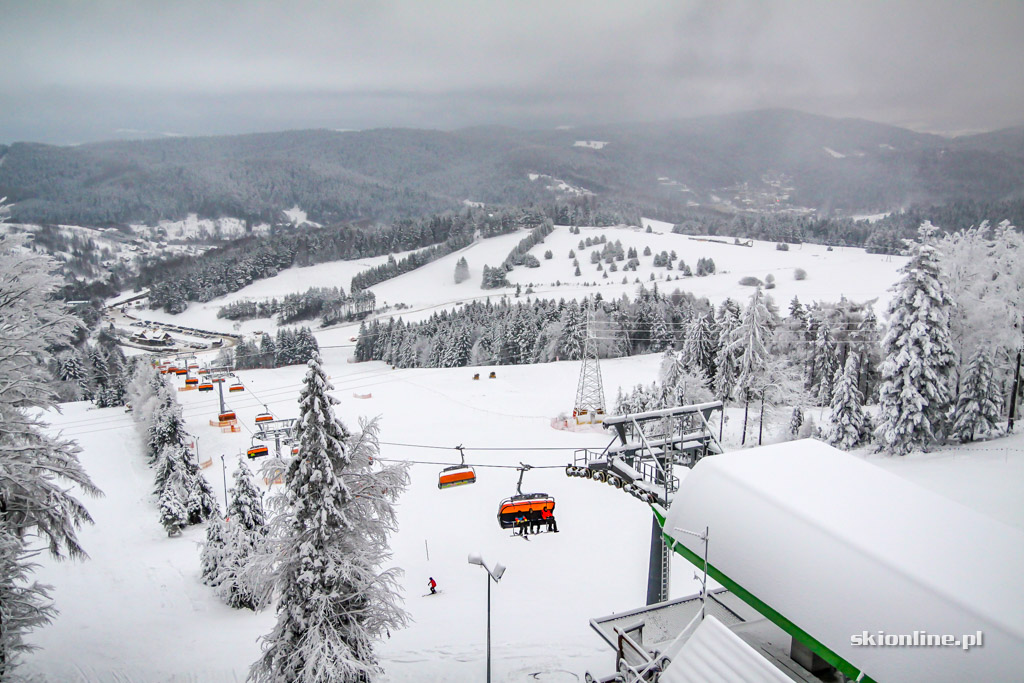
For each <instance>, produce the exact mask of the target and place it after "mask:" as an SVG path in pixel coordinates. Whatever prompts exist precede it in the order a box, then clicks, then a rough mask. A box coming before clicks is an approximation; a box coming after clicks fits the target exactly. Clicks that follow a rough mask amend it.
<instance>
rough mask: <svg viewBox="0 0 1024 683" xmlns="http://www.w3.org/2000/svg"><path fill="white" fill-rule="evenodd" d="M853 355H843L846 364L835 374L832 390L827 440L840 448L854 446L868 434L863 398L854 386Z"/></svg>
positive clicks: (855, 362)
mask: <svg viewBox="0 0 1024 683" xmlns="http://www.w3.org/2000/svg"><path fill="white" fill-rule="evenodd" d="M858 376H859V373H858V371H857V357H856V356H854V355H853V354H852V353H851V354H850V355H849V356H848V357H847V358H846V367H845V368H844V370H843V371H842V372H841V373H838V376H837V379H836V382H835V389H834V390H833V392H832V426H831V428H830V429H829V432H828V442H829V443H830V444H832V445H833V446H836V447H838V448H841V449H843V450H844V451H846V450H849V449H851V448H856V447H857V446H859V445H860V444H861V443H862V442H863V441H864V438H865V437H866V436H867V435H868V434H867V432H868V429H867V419H866V415H865V413H864V406H863V397H862V396H861V393H860V390H859V389H858V388H857V378H858Z"/></svg>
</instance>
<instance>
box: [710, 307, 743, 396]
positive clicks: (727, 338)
mask: <svg viewBox="0 0 1024 683" xmlns="http://www.w3.org/2000/svg"><path fill="white" fill-rule="evenodd" d="M715 323H716V325H717V327H718V344H719V346H718V355H717V356H716V357H715V386H714V389H715V396H716V397H717V398H718V399H719V400H720V401H723V402H725V401H728V400H729V398H730V397H731V396H732V392H733V388H734V387H735V385H736V360H737V358H736V356H737V353H736V347H735V345H734V344H733V341H734V335H735V332H736V328H737V327H738V326H739V324H740V306H739V304H738V303H736V302H735V301H733V300H732V299H726V300H725V301H723V302H722V303H721V304H720V305H719V307H718V312H717V314H716V315H715Z"/></svg>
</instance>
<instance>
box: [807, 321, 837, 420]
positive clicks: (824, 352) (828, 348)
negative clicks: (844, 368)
mask: <svg viewBox="0 0 1024 683" xmlns="http://www.w3.org/2000/svg"><path fill="white" fill-rule="evenodd" d="M812 367H813V368H814V377H813V378H812V387H811V388H812V391H813V393H814V395H815V396H816V397H817V399H818V405H820V406H827V405H830V404H831V403H832V391H833V388H834V380H835V376H836V372H837V371H838V370H839V362H838V361H837V360H836V344H835V341H833V339H832V330H831V328H830V327H829V324H828V322H826V321H825V320H822V321H820V322H819V323H818V334H817V336H816V337H815V339H814V356H813V365H812Z"/></svg>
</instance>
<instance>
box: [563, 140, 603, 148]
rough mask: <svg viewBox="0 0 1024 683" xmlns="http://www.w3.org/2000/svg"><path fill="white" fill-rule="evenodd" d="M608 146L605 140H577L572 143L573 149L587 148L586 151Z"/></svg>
mask: <svg viewBox="0 0 1024 683" xmlns="http://www.w3.org/2000/svg"><path fill="white" fill-rule="evenodd" d="M607 144H608V141H607V140H577V141H576V142H574V143H572V146H573V147H587V148H588V149H604V147H605V145H607Z"/></svg>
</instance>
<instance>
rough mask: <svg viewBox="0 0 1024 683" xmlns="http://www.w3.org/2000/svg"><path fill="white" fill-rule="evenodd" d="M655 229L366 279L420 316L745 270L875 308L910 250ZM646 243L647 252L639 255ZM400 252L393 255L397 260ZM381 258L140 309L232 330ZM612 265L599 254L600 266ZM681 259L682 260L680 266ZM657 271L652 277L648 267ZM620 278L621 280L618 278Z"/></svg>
mask: <svg viewBox="0 0 1024 683" xmlns="http://www.w3.org/2000/svg"><path fill="white" fill-rule="evenodd" d="M644 225H645V227H646V226H650V227H651V229H652V232H651V233H647V232H645V230H643V229H641V228H639V227H632V228H630V227H626V226H620V227H615V228H581V230H580V234H579V235H575V234H572V233H571V232H570V231H569V228H568V227H566V226H556V227H555V230H554V232H553V233H552V234H551V235H549V236H548V237H547V238H546V239H545V240H544V242H542V243H541V244H538V245H536V246H534V247H533V249H531V250H530V253H531V254H533V255H534V256H536V257H537V260H538V261H539V262H540V267H539V268H527V267H525V266H519V267H516V268H515V269H513V270H512V272H511V273H509V274H508V281H509V282H510V283H511V285H512V286H511V287H510V288H506V289H492V290H484V289H481V288H480V282H481V279H482V276H483V268H484V266H485V265H486V266H491V267H495V266H498V265H499V264H501V262H502V261H504V260H505V257H506V256H507V255H508V253H509V252H510V251H511V250H512V249H513V248H514V247H515V246H516V245H517V244H518V243H519V242H520V240H522V239H523V238H524V237H526V236H527V235H528V232H527V231H525V230H522V231H519V232H516V233H512V234H508V235H501V236H499V237H493V238H490V239H485V240H478V241H476V242H474V243H473V244H471V245H470V246H468V247H466V248H464V249H461V250H459V251H457V252H455V253H452V254H448V255H447V256H444V257H443V258H440V259H438V260H437V261H434V262H433V263H429V264H427V265H425V266H423V267H421V268H418V269H416V270H414V271H411V272H409V273H406V274H404V275H400V276H398V277H396V278H393V279H391V280H387V281H385V282H381V283H380V284H377V285H374V286H373V287H371V290H372V291H373V293H374V294H375V295H376V297H377V305H378V306H383V305H386V304H387V305H392V306H394V305H396V304H404V305H405V306H407V307H409V309H411V310H406V309H403V310H398V311H393V312H392V313H393V314H394V315H401V316H402V317H403V318H404V319H405V320H418V319H421V318H423V317H427V316H429V315H430V314H431V313H432V312H434V311H436V310H439V309H442V308H451V307H452V306H454V305H456V304H457V303H460V302H468V301H472V300H477V299H486V298H488V297H500V296H502V295H506V294H508V295H510V294H513V293H514V292H515V287H516V285H519V286H520V288H521V290H522V292H523V293H524V294H523V296H525V295H526V294H525V292H526V290H527V289H528V288H530V287H532V289H533V294H532V296H534V297H538V298H555V299H559V298H566V299H582V298H584V297H587V296H591V295H593V294H594V293H596V292H600V293H601V295H602V296H603V297H605V298H614V297H619V296H622V295H623V294H626V295H628V296H631V297H632V296H634V295H635V293H636V290H637V288H638V287H639V285H640V284H643V285H644V286H645V287H652V286H654V285H657V287H658V288H659V289H660V290H661V291H669V292H671V291H672V290H675V289H679V290H681V291H684V292H692V293H693V294H695V295H696V296H699V297H707V298H708V299H709V300H710V301H711V302H712V303H713V304H717V303H719V302H721V301H722V299H724V298H726V297H732V298H734V299H738V300H741V301H742V300H744V299H745V298H746V297H749V296H750V294H751V293H752V291H753V289H752V288H751V287H744V286H742V285H740V284H739V280H740V279H741V278H743V277H746V276H754V277H757V278H759V279H761V280H765V278H766V277H767V276H768V275H772V276H773V277H774V278H775V284H776V286H775V288H774V289H772V290H770V291H769V294H770V295H771V296H772V298H774V300H775V302H776V304H778V305H779V307H780V308H782V309H784V308H785V307H786V305H788V303H789V301H790V300H791V299H792V298H793V297H794V296H798V297H799V298H800V300H801V301H803V302H805V303H810V302H812V301H837V300H838V299H839V298H840V297H841V296H845V297H846V298H848V299H851V300H854V301H867V300H871V299H878V302H877V303H876V305H875V310H876V313H877V314H878V315H879V316H880V317H881V316H883V315H884V313H885V306H886V304H887V303H888V300H889V293H888V291H887V290H888V288H889V287H890V286H891V285H892V284H893V283H894V282H895V281H896V280H897V275H898V273H897V270H898V269H899V267H900V266H902V265H903V263H905V262H906V259H905V258H903V257H898V256H885V255H880V254H868V253H866V252H865V251H864V250H863V249H856V248H845V247H837V248H835V249H833V250H832V251H828V248H827V247H824V246H821V245H814V244H804V245H793V246H791V247H790V250H789V251H778V250H777V249H776V248H775V243H774V242H757V241H755V242H753V244H752V246H749V247H745V246H737V245H735V244H732V238H727V237H721V238H718V237H716V238H713V239H715V240H721V241H706V240H705V239H704V238H702V239H691V238H690V237H688V236H686V235H678V234H674V233H672V232H671V230H672V225H671V224H669V223H664V222H661V221H654V220H649V219H645V220H644ZM588 237H589V238H591V241H593V240H595V239H598V238H601V237H603V238H605V239H606V240H608V241H609V242H614V241H616V240H618V241H620V242H621V243H622V247H623V249H624V250H625V251H628V250H629V249H630V248H635V249H636V250H637V253H638V254H640V256H639V260H640V265H639V267H638V268H637V270H636V271H635V272H633V271H629V272H623V271H622V270H621V268H622V266H623V265H624V263H625V261H623V262H618V263H616V267H617V268H618V270H617V272H613V273H608V278H604V277H602V275H603V273H604V272H606V271H604V270H602V271H598V270H597V266H596V265H594V264H592V263H591V262H590V254H591V253H592V252H593V251H595V250H598V251H599V250H600V249H601V248H602V245H596V246H592V247H587V248H585V249H580V248H579V242H580V241H584V240H586V239H587V238H588ZM646 247H650V249H651V252H652V254H651V255H650V256H643V252H644V249H645V248H646ZM548 250H550V251H551V252H552V258H551V259H550V260H547V259H545V258H544V253H545V252H546V251H548ZM570 251H573V252H575V254H576V260H578V261H579V263H580V276H578V277H577V276H576V275H575V274H574V271H575V266H573V259H571V258H569V252H570ZM662 251H665V252H672V251H675V252H676V254H677V255H678V256H679V258H680V259H682V260H683V261H685V262H686V263H687V264H688V265H689V266H690V268H691V269H694V270H695V269H696V265H697V259H699V258H711V259H713V260H714V262H715V265H716V267H717V272H716V273H715V274H713V275H710V276H707V277H682V276H681V275H680V273H679V271H678V270H677V269H673V270H666V269H665V268H661V267H658V268H656V267H654V265H653V261H654V256H655V255H656V254H658V253H660V252H662ZM403 255H404V254H396V255H395V258H396V259H400V258H402V256H403ZM460 258H465V259H466V261H467V263H468V264H469V279H468V280H465V281H463V282H461V283H459V284H455V280H454V273H455V263H456V261H458V260H459V259H460ZM386 260H387V257H373V258H366V259H360V260H358V261H334V262H331V263H322V264H319V265H316V266H311V267H308V268H290V269H288V270H285V271H283V272H282V273H280V274H279V275H277V276H276V277H273V278H270V279H267V280H261V281H259V282H256V283H253V284H252V285H249V286H248V287H246V288H244V289H242V290H240V291H238V292H235V293H233V294H229V295H227V296H224V297H221V298H219V299H214V300H213V301H210V302H207V303H202V304H198V303H196V304H192V305H191V306H189V308H188V309H187V310H186V311H185V312H184V313H182V314H180V315H177V316H172V315H169V314H166V313H162V312H159V311H145V312H144V313H143V314H142V316H143V317H145V318H149V319H152V320H162V321H179V322H180V321H183V320H188V321H191V322H189V323H188V324H190V325H192V326H194V327H200V328H203V329H210V330H218V331H224V332H230V331H232V329H233V326H234V323H232V322H231V321H230V320H225V319H218V318H217V317H216V316H217V310H218V309H219V308H220V307H221V306H223V305H225V304H227V303H230V302H233V301H238V300H241V299H257V298H265V297H271V296H281V295H283V294H287V293H291V292H302V291H305V290H306V289H308V288H309V287H328V286H341V287H343V288H345V289H346V291H347V290H348V288H349V285H350V283H351V279H352V276H353V275H355V274H356V273H358V272H361V271H362V270H365V269H366V268H369V267H372V266H375V265H378V264H380V263H383V262H384V261H386ZM608 267H609V266H608V265H607V264H603V263H602V268H603V269H607V268H608ZM677 267H678V262H676V266H674V268H677ZM797 268H802V269H803V270H804V271H806V274H807V277H806V279H804V280H797V279H795V277H794V273H795V270H796V269H797ZM652 275H653V276H654V280H652V279H651V276H652ZM624 278H625V280H626V282H625V283H623V279H624ZM239 329H240V330H241V331H242V332H252V331H254V330H268V329H273V323H272V321H269V320H253V321H248V322H245V323H242V324H241V325H240V327H239Z"/></svg>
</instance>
